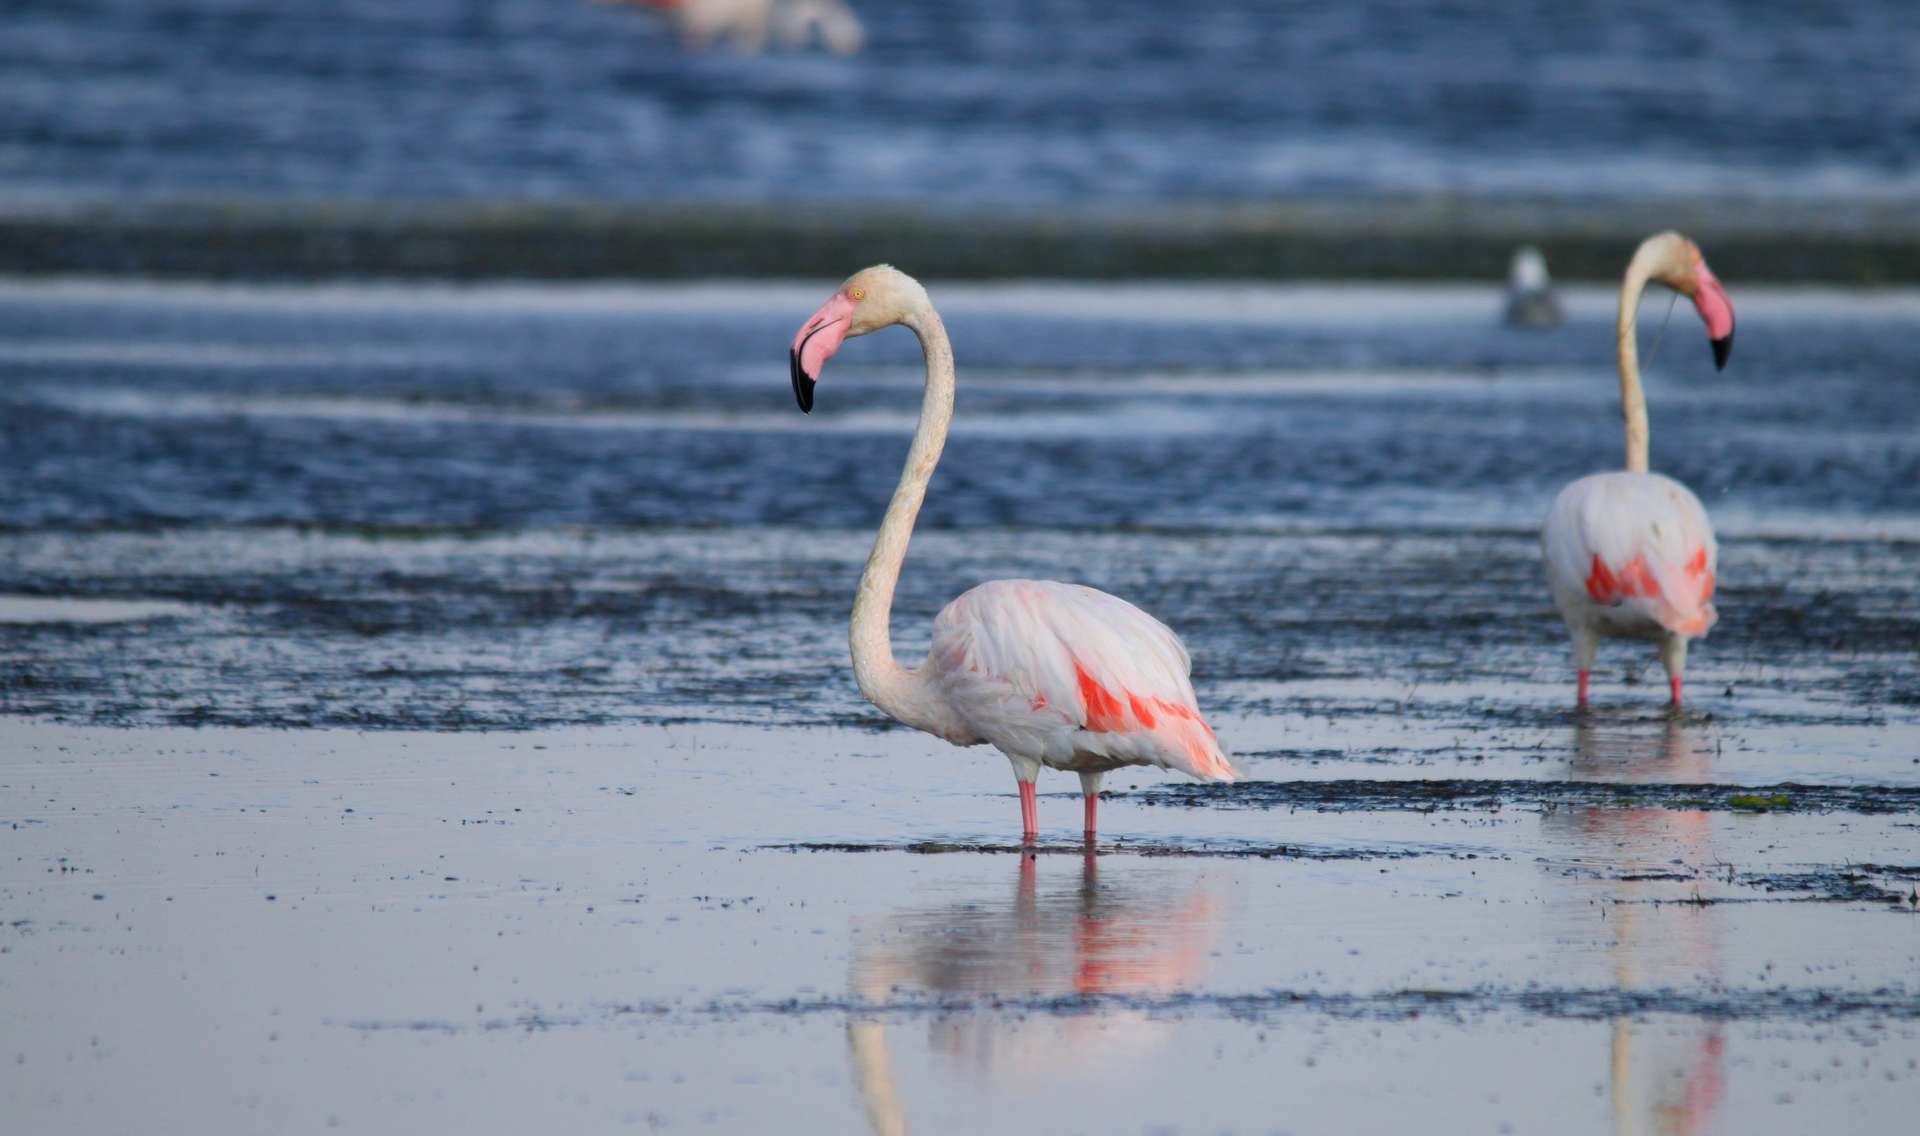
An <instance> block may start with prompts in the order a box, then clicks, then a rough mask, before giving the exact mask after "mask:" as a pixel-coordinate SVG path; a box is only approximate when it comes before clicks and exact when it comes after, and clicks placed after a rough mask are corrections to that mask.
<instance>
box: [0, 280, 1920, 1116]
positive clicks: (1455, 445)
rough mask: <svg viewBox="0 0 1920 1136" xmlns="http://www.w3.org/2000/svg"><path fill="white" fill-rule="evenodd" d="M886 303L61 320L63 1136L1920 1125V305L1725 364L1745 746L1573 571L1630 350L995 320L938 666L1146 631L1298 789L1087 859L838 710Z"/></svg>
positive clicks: (1378, 304)
mask: <svg viewBox="0 0 1920 1136" xmlns="http://www.w3.org/2000/svg"><path fill="white" fill-rule="evenodd" d="M827 286H828V285H826V284H808V285H779V286H767V287H758V286H744V285H701V286H694V287H690V288H657V289H656V288H635V289H626V288H612V289H571V288H552V289H548V288H499V289H480V290H460V289H400V288H377V287H368V288H359V287H344V288H324V289H305V288H287V289H265V290H244V291H242V290H226V289H217V288H197V287H172V286H149V285H131V284H130V285H103V284H80V283H50V284H20V283H14V284H5V285H0V447H3V448H0V711H3V712H4V713H5V714H7V715H8V716H7V717H5V718H0V742H4V744H0V841H4V845H5V851H6V853H7V854H6V855H5V856H4V857H0V1021H4V1022H7V1023H11V1024H10V1025H8V1026H0V1096H3V1097H4V1098H5V1099H6V1100H8V1101H9V1102H19V1103H18V1104H17V1105H16V1106H15V1108H16V1114H17V1115H20V1116H23V1117H24V1118H25V1119H24V1121H23V1123H25V1124H26V1125H27V1127H29V1128H34V1129H36V1130H38V1129H48V1130H51V1129H64V1130H76V1131H78V1130H113V1129H117V1128H124V1127H127V1126H129V1125H132V1124H141V1125H145V1126H148V1127H153V1128H156V1129H172V1128H185V1127H193V1128H195V1129H196V1130H206V1131H216V1132H221V1131H253V1130H263V1129H264V1130H287V1129H290V1128H305V1127H318V1126H321V1125H324V1124H327V1123H330V1122H337V1123H338V1124H339V1125H340V1126H342V1127H359V1128H364V1129H371V1130H375V1131H417V1130H419V1129H421V1128H422V1127H433V1128H440V1127H446V1126H448V1124H449V1123H459V1122H465V1123H467V1124H468V1125H471V1126H477V1127H482V1128H524V1127H529V1126H532V1125H535V1124H542V1125H549V1126H551V1125H552V1124H553V1123H554V1121H555V1118H564V1120H563V1121H562V1123H563V1124H565V1125H567V1126H569V1127H573V1128H602V1127H615V1126H634V1127H642V1128H653V1129H664V1130H667V1131H676V1130H715V1131H761V1130H769V1129H774V1128H787V1129H791V1130H797V1131H822V1132H827V1131H832V1132H841V1131H857V1130H860V1128H861V1127H862V1126H863V1125H865V1126H867V1127H869V1128H871V1129H873V1130H875V1131H878V1132H886V1133H890V1132H897V1131H903V1130H905V1131H923V1132H925V1131H933V1132H940V1131H965V1130H977V1129H978V1128H979V1127H981V1126H982V1125H988V1124H991V1125H998V1126H1000V1127H1005V1128H1008V1129H1026V1128H1034V1127H1040V1126H1049V1127H1055V1128H1061V1129H1065V1130H1078V1131H1194V1132H1213V1131H1235V1132H1274V1131H1279V1132H1302V1133H1305V1132H1369V1131H1398V1130H1404V1129H1405V1128H1406V1126H1407V1124H1408V1122H1409V1120H1408V1118H1409V1117H1412V1116H1418V1117H1420V1118H1422V1121H1423V1124H1424V1126H1425V1129H1426V1130H1430V1131H1442V1132H1450V1131H1460V1132H1469V1131H1473V1132H1480V1131H1487V1130H1490V1129H1492V1130H1498V1129H1499V1128H1500V1127H1501V1126H1503V1125H1506V1126H1510V1127H1511V1128H1512V1130H1513V1131H1542V1130H1553V1131H1570V1132H1590V1131H1591V1132H1604V1131H1669V1132H1695V1133H1706V1132H1728V1133H1732V1132H1740V1133H1752V1132H1781V1133H1789V1132H1799V1131H1805V1130H1807V1129H1808V1128H1810V1127H1814V1126H1816V1125H1817V1126H1829V1125H1834V1124H1839V1125H1840V1126H1842V1127H1844V1128H1846V1129H1848V1130H1858V1131H1888V1130H1897V1129H1899V1128H1900V1126H1902V1125H1903V1124H1905V1123H1906V1121H1907V1119H1908V1118H1909V1117H1910V1116H1911V1114H1912V1111H1913V1106H1914V1104H1915V1102H1916V1101H1917V1100H1920V989H1917V988H1916V986H1915V984H1914V980H1913V975H1914V974H1915V973H1916V966H1920V937H1916V935H1915V929H1916V924H1915V922H1914V920H1915V919H1916V915H1915V908H1916V903H1920V890H1916V889H1917V888H1920V861H1917V860H1916V857H1915V856H1914V854H1913V848H1914V846H1915V839H1916V834H1920V795H1917V794H1920V687H1916V685H1915V679H1914V677H1913V676H1914V674H1915V673H1916V672H1915V664H1916V662H1920V603H1916V599H1917V598H1920V597H1917V596H1916V590H1915V589H1916V584H1915V574H1914V567H1915V565H1916V563H1917V562H1920V440H1917V439H1920V431H1916V430H1914V429H1913V424H1914V422H1915V419H1916V412H1917V411H1920V386H1916V385H1915V380H1914V378H1913V376H1912V375H1911V373H1910V371H1909V369H1908V368H1907V366H1906V362H1905V359H1906V356H1905V353H1904V345H1905V344H1907V343H1908V342H1910V341H1911V337H1912V333H1913V331H1914V329H1915V325H1916V324H1920V298H1916V297H1915V296H1914V295H1912V294H1910V293H1880V294H1865V293H1822V292H1769V291H1766V290H1749V291H1744V292H1743V291H1736V297H1735V298H1736V302H1737V303H1739V304H1741V309H1740V311H1741V319H1742V323H1741V331H1740V339H1739V346H1738V348H1737V350H1736V354H1735V356H1734V360H1733V364H1732V367H1731V368H1730V369H1729V370H1728V371H1727V372H1726V373H1725V374H1722V375H1715V374H1714V373H1713V372H1712V370H1711V366H1710V362H1709V360H1708V358H1707V352H1706V351H1705V350H1704V348H1703V346H1702V345H1701V344H1699V343H1698V342H1697V339H1696V335H1697V332H1696V331H1695V329H1694V328H1693V327H1692V326H1691V325H1690V324H1688V323H1686V322H1685V320H1686V319H1690V317H1688V316H1686V313H1684V312H1682V313H1680V316H1681V317H1683V318H1680V319H1677V320H1676V322H1675V325H1674V326H1673V327H1672V328H1671V329H1669V331H1668V333H1667V340H1666V342H1665V344H1664V345H1663V346H1662V347H1661V348H1660V351H1659V353H1658V355H1657V356H1656V357H1655V361H1654V363H1653V364H1652V366H1651V368H1650V370H1649V383H1650V387H1651V392H1652V399H1653V423H1654V452H1655V462H1656V465H1657V466H1659V467H1662V468H1665V469H1667V470H1669V471H1671V472H1674V473H1676V474H1677V475H1679V476H1682V477H1683V478H1684V479H1686V480H1687V481H1688V482H1689V483H1690V484H1692V485H1693V486H1694V487H1695V488H1696V489H1697V490H1698V491H1699V492H1700V493H1701V495H1702V497H1703V498H1704V499H1705V500H1706V502H1707V505H1708V508H1709V510H1710V512H1711V513H1712V514H1713V515H1714V517H1715V518H1716V521H1717V522H1718V524H1719V527H1720V530H1721V533H1722V563H1721V573H1720V575H1721V583H1722V589H1723V590H1722V593H1721V597H1720V610H1721V613H1722V619H1721V623H1720V625H1719V627H1717V628H1716V629H1715V631H1714V633H1713V635H1712V636H1711V637H1709V638H1708V639H1706V640H1705V641H1704V642H1702V643H1700V644H1697V645H1696V647H1695V650H1694V653H1693V657H1692V660H1691V667H1690V671H1689V675H1690V678H1689V690H1690V693H1691V698H1690V703H1689V706H1688V708H1687V709H1686V711H1685V712H1684V713H1679V714H1674V713H1670V712H1669V711H1667V709H1666V708H1665V707H1664V705H1662V703H1663V701H1664V684H1663V683H1662V682H1660V681H1659V679H1660V674H1659V670H1658V666H1657V664H1656V663H1655V662H1654V661H1653V659H1652V657H1651V652H1650V651H1648V650H1645V649H1643V648H1639V647H1638V646H1637V645H1623V644H1613V645H1610V646H1609V648H1608V649H1606V650H1605V651H1604V652H1603V655H1602V660H1601V667H1600V671H1599V673H1598V674H1597V676H1596V683H1595V694H1596V706H1595V708H1594V710H1593V711H1591V712H1589V713H1586V714H1576V713H1574V712H1573V711H1572V710H1571V708H1570V706H1569V702H1570V696H1571V689H1570V686H1571V675H1570V662H1569V659H1568V652H1567V647H1566V644H1565V641H1564V632H1563V631H1562V630H1561V629H1560V627H1559V625H1558V621H1557V618H1556V617H1555V616H1554V614H1553V612H1552V611H1551V607H1550V604H1549V602H1548V600H1547V597H1546V594H1545V588H1544V584H1543V581H1542V579H1541V573H1540V568H1539V565H1538V560H1537V557H1538V552H1537V545H1536V539H1535V537H1534V535H1533V526H1534V525H1535V524H1536V523H1537V518H1538V517H1539V515H1540V514H1541V513H1542V512H1543V511H1544V509H1545V505H1546V503H1547V501H1548V500H1549V499H1550V497H1551V495H1552V493H1553V491H1554V489H1555V488H1556V487H1557V485H1558V484H1559V483H1561V482H1563V481H1564V480H1566V479H1568V478H1570V477H1572V476H1575V475H1577V474H1580V473H1584V472H1588V471H1589V470H1590V469H1592V468H1595V467H1602V466H1606V465H1611V464H1613V463H1614V462H1615V461H1616V460H1617V446H1618V444H1619V428H1618V426H1617V411H1616V410H1615V409H1614V407H1613V401H1614V399H1615V398H1616V395H1615V393H1614V379H1613V376H1612V373H1611V364H1610V362H1609V361H1608V356H1607V351H1608V348H1609V347H1610V339H1611V335H1610V332H1609V329H1608V323H1609V322H1610V320H1609V315H1608V311H1607V309H1608V307H1609V301H1608V298H1607V297H1606V296H1604V295H1602V294H1599V293H1586V292H1581V293H1575V294H1574V295H1573V296H1572V297H1571V300H1572V308H1573V312H1574V319H1573V322H1572V323H1571V324H1570V325H1569V326H1568V327H1566V328H1564V329H1562V330H1560V331H1556V332H1549V333H1541V334H1522V333H1519V332H1512V331H1507V330H1504V329H1501V328H1500V327H1498V326H1497V324H1496V323H1495V322H1494V320H1495V316H1496V313H1497V309H1498V298H1497V296H1496V295H1495V294H1494V293H1493V292H1492V291H1491V290H1479V289H1468V288H1443V289H1368V288H1329V289H1313V288H1292V289H1268V288H1238V287H1231V286H1217V287H1201V288H1137V287H1126V286H1117V287H1110V288H1099V287H1095V288H1087V287H1071V288H1070V287H1055V286H1040V285H1011V286H1003V287H975V288H967V289H951V290H949V289H939V290H938V291H937V292H936V296H937V298H938V299H939V300H940V302H941V303H942V306H943V309H945V310H946V311H947V312H948V318H949V324H950V326H951V327H952V330H953V334H954V337H955V341H956V345H957V346H958V349H959V352H960V358H961V365H962V384H963V385H962V388H961V395H960V399H961V401H960V419H959V427H958V429H957V430H956V434H955V438H954V442H953V444H952V446H951V448H950V451H949V456H948V459H947V463H946V464H945V465H944V466H943V467H942V471H941V473H940V475H939V477H938V478H937V479H936V481H935V484H934V486H933V489H932V494H931V496H930V498H929V505H928V510H927V514H926V520H927V527H926V529H925V531H923V532H922V533H921V534H920V535H919V536H917V537H916V539H915V542H914V551H913V555H912V556H911V558H910V560H909V563H908V567H907V574H906V577H905V579H904V580H903V586H902V590H901V596H900V601H899V604H900V613H899V615H900V618H899V620H898V621H897V622H898V628H899V636H900V640H901V643H900V646H901V650H902V651H903V653H910V652H912V651H915V650H917V649H919V648H920V647H921V646H922V645H923V644H924V641H925V629H926V626H927V621H928V619H929V618H930V617H931V615H932V613H933V612H934V611H935V610H936V609H937V607H938V606H939V604H940V603H942V602H944V600H945V599H946V598H948V597H950V596H951V595H953V594H954V593H956V592H958V591H959V590H961V589H962V588H964V587H966V586H968V585H970V584H972V583H975V582H978V581H979V580H981V579H984V578H990V577H993V576H1000V575H1015V574H1029V575H1039V576H1061V577H1068V578H1076V579H1080V580H1084V581H1087V582H1089V583H1093V584H1096V585H1098V586H1101V587H1105V588H1107V589H1109V590H1112V591H1115V592H1117V593H1119V594H1122V595H1125V596H1127V597H1129V598H1132V599H1134V600H1136V601H1137V602H1139V603H1141V604H1142V605H1143V606H1145V607H1147V608H1148V609H1150V610H1152V611H1154V612H1155V613H1157V614H1159V615H1161V616H1162V617H1163V618H1165V619H1166V620H1167V622H1168V623H1170V624H1171V625H1172V626H1174V627H1175V628H1177V629H1178V630H1179V631H1180V632H1181V633H1182V635H1183V636H1184V637H1185V638H1186V640H1187V642H1188V644H1189V645H1190V646H1191V648H1192V650H1193V654H1194V657H1195V662H1196V675H1195V678H1196V684H1197V686H1198V689H1199V691H1200V695H1201V698H1202V702H1203V705H1205V706H1206V707H1207V709H1208V711H1209V714H1210V716H1211V717H1212V719H1213V721H1214V723H1215V725H1216V726H1217V727H1218V729H1219V732H1220V734H1221V736H1222V737H1223V739H1224V740H1225V741H1226V742H1227V743H1228V745H1229V746H1230V748H1231V749H1232V750H1233V751H1234V753H1235V757H1236V761H1237V762H1238V763H1239V764H1240V766H1241V768H1242V770H1243V772H1244V774H1245V776H1246V778H1247V781H1246V782H1245V783H1243V784H1242V785H1241V786H1240V787H1238V788H1236V789H1234V790H1230V791H1219V790H1209V789H1201V790H1197V791H1196V790H1194V789H1192V788H1189V787H1186V786H1183V785H1180V784H1177V783H1174V782H1172V781H1170V780H1169V779H1168V778H1165V777H1163V776H1162V775H1160V774H1158V773H1153V772H1144V771H1142V772H1134V773H1128V772H1123V773H1120V774H1116V775H1114V776H1112V777H1110V778H1109V779H1108V788H1109V789H1110V790H1112V794H1111V795H1110V797H1109V799H1108V800H1107V802H1106V803H1105V804H1104V805H1103V813H1102V816H1103V827H1104V834H1103V838H1102V841H1101V843H1100V844H1099V845H1098V846H1097V848H1096V849H1095V855H1092V856H1088V855H1087V854H1086V852H1087V850H1086V849H1085V848H1084V846H1082V845H1081V844H1080V843H1079V841H1078V840H1077V838H1076V837H1077V834H1076V833H1073V832H1072V831H1071V830H1072V828H1073V827H1075V826H1077V823H1078V820H1079V816H1080V809H1079V804H1078V802H1077V799H1075V798H1074V797H1072V796H1071V795H1069V794H1068V793H1067V792H1066V789H1067V788H1068V787H1069V786H1070V785H1071V784H1073V783H1072V781H1071V779H1067V778H1053V779H1052V780H1049V781H1043V783H1042V786H1041V788H1042V791H1043V793H1045V794H1047V795H1046V796H1043V798H1042V800H1041V805H1040V807H1041V820H1042V825H1043V840H1042V843H1041V845H1040V847H1039V848H1038V849H1037V850H1036V853H1037V854H1036V855H1034V856H1032V857H1028V856H1024V855H1022V854H1021V851H1020V850H1019V849H1018V848H1017V847H1016V846H1015V845H1014V844H1013V843H1012V842H1011V837H1012V835H1013V834H1014V831H1015V829H1014V823H1015V822H1016V820H1017V815H1018V814H1017V807H1016V804H1015V800H1014V798H1013V795H1012V792H1011V789H1012V786H1011V784H1010V779H1009V778H1008V776H1007V771H1006V767H1005V765H1004V764H1003V763H1002V759H1000V758H999V757H998V756H996V755H994V754H992V753H990V752H985V751H983V750H978V749H976V750H969V751H958V750H954V749H952V748H950V747H946V746H944V745H942V744H940V743H937V742H934V741H933V740H931V739H928V738H925V737H922V736H919V735H915V734H910V733H907V732H905V731H901V730H897V729H882V728H879V727H880V726H881V723H880V720H879V718H878V715H877V714H876V713H875V712H874V711H873V710H872V709H871V708H870V707H868V706H866V705H865V704H864V703H863V702H862V701H861V700H860V698H859V696H858V694H857V692H856V691H855V690H854V688H853V685H852V682H851V679H850V677H849V676H848V674H847V669H846V657H845V651H846V647H845V622H844V621H845V615H846V610H847V606H848V603H849V597H850V595H851V592H852V589H853V585H854V581H855V579H856V577H857V574H858V572H859V568H860V564H861V563H862V561H863V560H864V557H865V555H866V552H867V546H868V542H869V540H870V528H869V526H870V525H872V524H873V523H874V521H875V518H876V516H877V514H878V511H879V509H880V508H881V505H882V502H883V501H884V499H885V496H886V493H887V491H888V489H889V487H890V485H891V482H892V480H893V478H894V476H895V475H896V473H897V469H898V466H897V462H898V460H899V457H900V455H901V453H903V452H904V449H905V433H906V431H907V430H908V429H910V424H911V420H912V415H913V412H914V407H915V399H916V395H917V390H916V382H917V373H916V370H915V363H914V359H913V355H912V343H911V340H910V338H908V337H906V336H905V335H904V334H903V333H901V334H895V335H891V336H880V337H876V338H874V339H871V340H861V341H856V342H855V343H852V344H850V345H849V346H848V347H846V348H845V349H844V350H843V352H842V354H841V355H840V356H839V357H838V358H836V359H835V360H834V362H833V364H832V365H831V368H830V370H829V372H828V374H827V377H826V378H825V380H824V381H823V382H822V383H821V386H820V389H819V402H818V407H817V409H816V411H815V413H814V414H813V415H812V416H802V415H801V414H800V413H799V412H798V411H797V410H796V409H794V408H793V406H792V404H791V398H792V396H791V393H790V391H789V389H788V386H787V378H786V373H785V366H784V360H783V359H782V358H781V352H782V349H783V348H784V346H785V343H786V339H787V336H788V335H789V334H790V333H791V330H792V326H793V324H794V322H795V320H797V319H799V318H801V317H803V316H804V315H805V313H806V312H807V311H810V310H812V307H813V306H814V304H816V303H817V301H818V297H819V295H820V294H821V293H822V289H824V288H825V287H827ZM1658 308H1659V305H1649V312H1648V315H1647V320H1646V327H1645V329H1644V333H1645V336H1646V337H1647V339H1648V340H1649V342H1650V340H1651V337H1652V335H1653V334H1654V333H1655V329H1656V328H1657V326H1658V319H1659V316H1660V315H1661V314H1662V313H1661V312H1660V311H1659V310H1658ZM124 726H139V727H143V728H140V729H131V730H130V729H123V728H120V727H124ZM316 726H325V727H357V728H334V729H313V728H309V727H316ZM187 727H197V728H187ZM27 1023H31V1025H30V1027H29V1026H28V1025H27Z"/></svg>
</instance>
